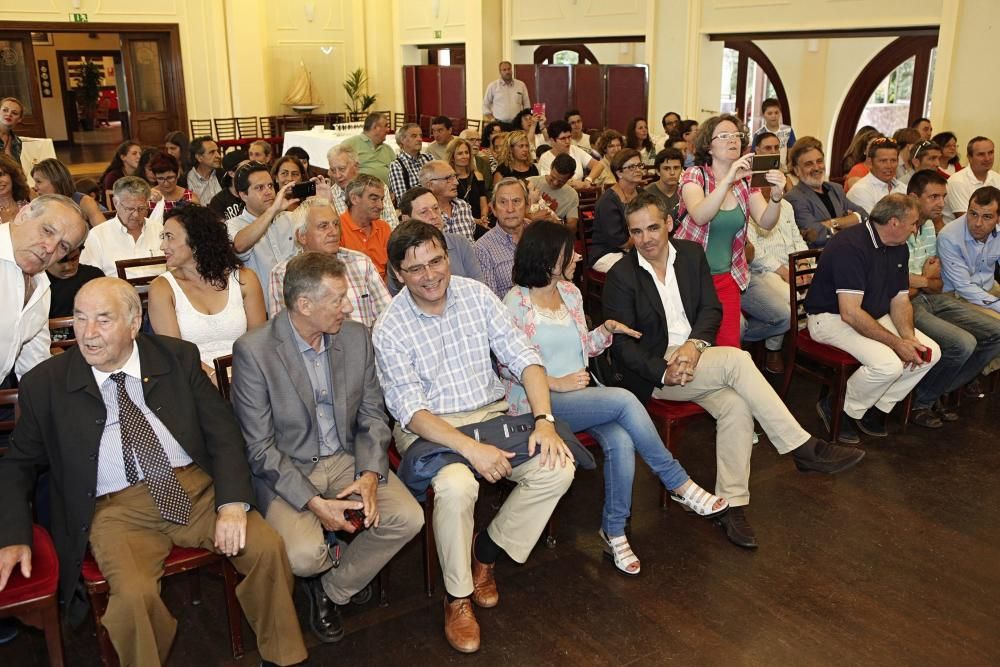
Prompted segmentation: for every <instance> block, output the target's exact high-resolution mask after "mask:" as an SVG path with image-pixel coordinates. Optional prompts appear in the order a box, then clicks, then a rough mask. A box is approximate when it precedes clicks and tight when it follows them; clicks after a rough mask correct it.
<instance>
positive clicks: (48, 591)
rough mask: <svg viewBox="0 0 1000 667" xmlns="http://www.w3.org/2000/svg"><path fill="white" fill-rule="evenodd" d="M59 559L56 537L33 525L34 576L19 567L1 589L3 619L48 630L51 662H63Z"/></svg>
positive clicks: (58, 664) (58, 666)
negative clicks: (27, 577)
mask: <svg viewBox="0 0 1000 667" xmlns="http://www.w3.org/2000/svg"><path fill="white" fill-rule="evenodd" d="M58 586H59V558H58V557H57V556H56V549H55V547H54V546H53V545H52V538H51V537H49V534H48V533H47V532H45V529H44V528H42V527H41V526H38V525H35V526H34V527H33V528H32V548H31V577H30V578H29V579H25V578H24V577H23V576H21V567H20V566H16V567H15V568H14V571H13V572H12V573H11V575H10V579H8V580H7V587H6V588H4V589H3V590H2V591H0V618H7V617H10V616H13V617H14V618H17V619H19V620H20V621H21V622H22V623H25V624H27V625H30V626H32V627H34V628H39V629H40V630H42V631H43V632H44V633H45V645H46V647H48V650H49V664H50V665H52V667H61V666H62V664H63V646H62V631H61V629H60V621H59V602H58V600H57V599H56V589H57V588H58Z"/></svg>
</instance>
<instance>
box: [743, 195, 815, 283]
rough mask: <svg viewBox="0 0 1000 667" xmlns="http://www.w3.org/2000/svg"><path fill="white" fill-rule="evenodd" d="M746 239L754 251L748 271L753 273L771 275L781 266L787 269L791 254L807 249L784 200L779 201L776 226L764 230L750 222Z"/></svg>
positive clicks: (788, 205)
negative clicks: (779, 209) (779, 206)
mask: <svg viewBox="0 0 1000 667" xmlns="http://www.w3.org/2000/svg"><path fill="white" fill-rule="evenodd" d="M747 238H748V239H750V243H752V244H753V247H754V249H755V251H756V252H755V253H754V257H753V262H751V263H750V270H751V271H752V272H754V273H771V272H773V271H777V270H778V269H780V268H781V267H782V266H785V267H787V266H788V256H789V255H790V254H791V253H793V252H802V251H803V250H808V249H809V246H807V245H806V242H805V241H804V240H802V232H801V231H799V226H798V225H797V224H795V211H794V209H792V205H791V204H789V203H788V201H787V200H785V199H782V200H781V211H780V212H779V213H778V224H776V225H775V226H774V227H772V228H771V229H769V230H765V229H761V228H760V227H758V226H757V223H756V222H754V221H752V220H751V221H750V224H749V225H748V226H747Z"/></svg>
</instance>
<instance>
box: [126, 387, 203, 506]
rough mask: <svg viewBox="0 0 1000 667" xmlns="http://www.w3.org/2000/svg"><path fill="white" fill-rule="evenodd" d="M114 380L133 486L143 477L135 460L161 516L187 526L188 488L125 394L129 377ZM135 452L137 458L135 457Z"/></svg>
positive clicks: (127, 473)
mask: <svg viewBox="0 0 1000 667" xmlns="http://www.w3.org/2000/svg"><path fill="white" fill-rule="evenodd" d="M111 379H112V381H114V383H115V384H116V385H117V386H118V420H119V423H120V425H121V432H122V456H123V457H124V460H125V474H126V476H127V477H128V481H129V483H130V484H136V483H137V482H138V480H139V474H138V472H137V471H136V468H135V459H139V465H140V466H141V467H142V473H143V475H144V476H145V478H146V487H147V488H148V489H149V494H150V495H151V496H153V502H154V503H156V507H157V508H158V509H159V510H160V516H162V517H163V518H164V519H166V520H167V521H172V522H173V523H179V524H181V525H187V522H188V521H189V520H190V519H191V499H190V498H189V497H188V495H187V492H186V491H184V487H182V486H181V483H180V482H179V481H177V475H175V474H174V469H173V467H172V466H171V465H170V459H168V458H167V453H166V452H165V451H164V450H163V444H162V443H161V442H160V439H159V438H158V437H156V433H155V432H154V431H153V427H152V426H151V425H150V424H149V420H148V419H146V417H145V416H144V415H143V414H142V412H141V411H140V410H139V408H138V407H137V406H136V404H135V403H133V402H132V399H131V398H129V395H128V392H127V391H125V374H124V373H113V374H112V375H111ZM133 452H134V453H135V456H134V457H133V455H132V454H133Z"/></svg>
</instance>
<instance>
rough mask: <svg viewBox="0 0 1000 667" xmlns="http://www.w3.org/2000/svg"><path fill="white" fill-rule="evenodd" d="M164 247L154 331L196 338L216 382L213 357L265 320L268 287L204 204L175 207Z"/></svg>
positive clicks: (152, 314)
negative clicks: (244, 264)
mask: <svg viewBox="0 0 1000 667" xmlns="http://www.w3.org/2000/svg"><path fill="white" fill-rule="evenodd" d="M161 239H162V243H161V244H160V250H162V251H163V254H164V256H165V257H166V263H167V269H168V270H167V272H166V273H164V274H163V275H161V276H159V277H158V278H157V279H156V280H154V281H153V282H152V283H151V284H150V286H149V321H150V324H152V326H153V330H154V331H155V332H156V333H158V334H161V335H164V336H173V337H175V338H181V339H183V340H186V341H189V342H191V343H194V344H195V345H197V346H198V351H199V352H200V354H201V363H202V368H204V369H205V372H206V373H207V374H208V376H209V377H210V378H211V379H212V382H213V383H214V382H215V369H214V368H213V365H212V360H213V359H215V358H216V357H221V356H225V355H227V354H232V351H233V343H235V342H236V339H237V338H239V337H240V336H242V335H243V334H244V333H246V331H247V330H248V329H252V328H254V327H257V326H260V325H262V324H264V322H265V321H266V319H267V313H266V311H265V309H264V292H263V290H262V289H261V286H260V282H259V281H258V280H257V276H256V275H255V274H254V272H253V271H251V270H249V269H244V268H242V263H241V262H240V260H239V259H238V258H237V257H236V254H235V253H234V252H233V248H232V244H231V243H230V242H229V236H228V234H227V233H226V226H225V225H224V224H222V221H221V220H220V219H219V217H218V216H217V215H216V214H215V213H214V212H212V211H211V210H210V209H208V208H206V207H204V206H199V205H186V206H180V207H177V208H174V209H173V210H172V211H170V212H169V213H168V214H167V218H166V220H165V221H164V223H163V233H162V234H161Z"/></svg>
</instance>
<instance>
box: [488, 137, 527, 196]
mask: <svg viewBox="0 0 1000 667" xmlns="http://www.w3.org/2000/svg"><path fill="white" fill-rule="evenodd" d="M533 155H534V154H533V153H532V152H531V144H530V143H528V135H527V134H525V133H524V132H522V131H521V130H514V131H513V132H508V133H507V134H506V135H505V136H504V140H503V143H502V144H500V150H499V151H498V152H497V162H498V163H499V164H498V165H497V171H496V173H495V174H493V185H496V184H497V183H499V182H500V181H502V180H503V179H505V178H519V179H521V180H522V181H523V180H525V179H527V178H528V177H529V176H538V167H536V166H535V163H534V160H532V159H531V158H532V157H533Z"/></svg>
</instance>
